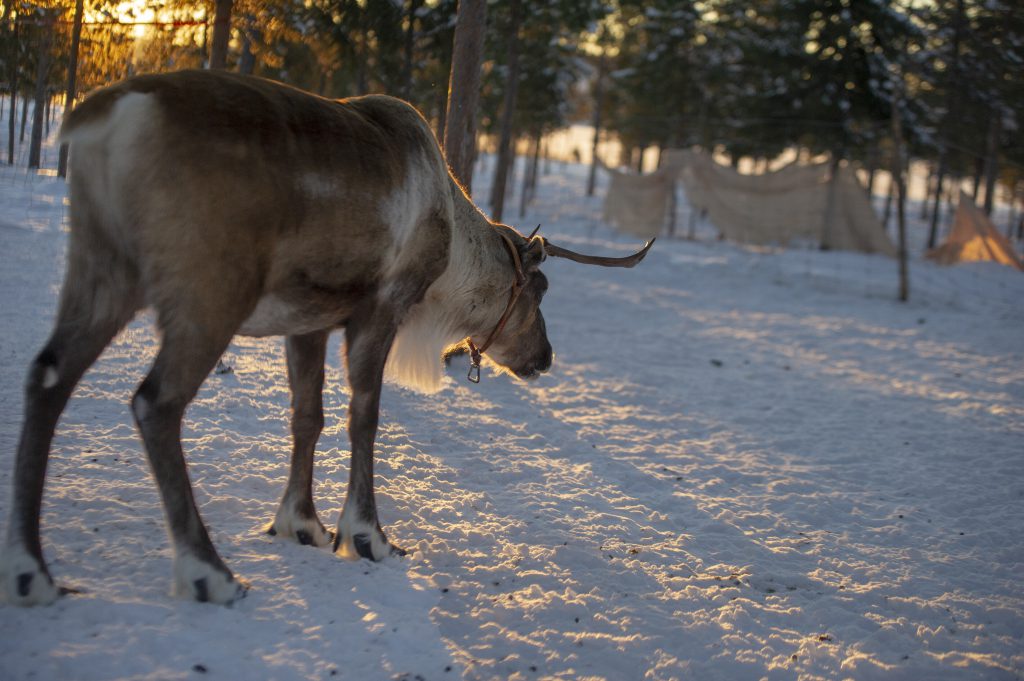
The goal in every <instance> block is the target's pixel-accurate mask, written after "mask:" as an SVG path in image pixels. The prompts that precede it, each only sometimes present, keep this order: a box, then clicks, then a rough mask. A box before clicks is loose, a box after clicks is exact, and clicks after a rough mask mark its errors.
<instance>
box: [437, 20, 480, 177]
mask: <svg viewBox="0 0 1024 681" xmlns="http://www.w3.org/2000/svg"><path fill="white" fill-rule="evenodd" d="M486 26H487V0H459V9H458V13H457V16H456V21H455V42H454V44H453V47H452V70H451V77H450V79H449V81H448V104H447V106H446V107H445V108H444V110H443V113H442V119H443V120H445V123H444V135H443V139H444V155H445V158H446V159H447V160H448V166H449V167H450V168H451V169H452V174H453V175H454V176H455V179H456V180H458V181H459V183H460V184H462V186H463V188H464V189H465V190H466V193H472V189H473V187H472V185H473V160H474V158H475V156H476V153H475V152H476V150H475V149H474V146H475V145H476V108H477V103H478V102H479V101H480V66H481V64H483V55H484V29H485V27H486Z"/></svg>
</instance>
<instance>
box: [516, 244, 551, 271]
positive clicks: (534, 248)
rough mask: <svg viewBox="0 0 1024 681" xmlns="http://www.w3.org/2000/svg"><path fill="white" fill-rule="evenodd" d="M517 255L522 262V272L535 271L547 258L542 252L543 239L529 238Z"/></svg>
mask: <svg viewBox="0 0 1024 681" xmlns="http://www.w3.org/2000/svg"><path fill="white" fill-rule="evenodd" d="M519 254H520V258H522V261H523V271H525V272H529V271H530V270H535V269H537V267H539V266H540V264H541V263H542V262H544V259H545V258H546V257H547V253H545V252H544V239H542V238H541V237H539V236H535V237H532V238H530V240H529V241H527V242H526V243H525V244H523V245H522V246H521V247H520V250H519Z"/></svg>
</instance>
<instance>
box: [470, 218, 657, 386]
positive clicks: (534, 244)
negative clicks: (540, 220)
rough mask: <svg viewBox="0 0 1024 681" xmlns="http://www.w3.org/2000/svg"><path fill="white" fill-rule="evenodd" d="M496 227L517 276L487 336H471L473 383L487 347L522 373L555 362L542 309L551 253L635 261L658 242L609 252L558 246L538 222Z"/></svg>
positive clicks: (626, 263) (584, 259) (609, 262)
mask: <svg viewBox="0 0 1024 681" xmlns="http://www.w3.org/2000/svg"><path fill="white" fill-rule="evenodd" d="M496 227H497V228H498V233H499V236H501V238H502V240H503V241H504V243H505V246H506V247H507V249H508V252H509V255H510V257H511V259H512V266H513V272H512V275H513V278H512V280H511V287H510V290H509V294H508V302H507V303H506V306H505V311H504V312H503V313H502V316H501V318H500V319H499V320H498V322H497V323H496V324H495V326H494V328H493V329H492V330H491V331H490V333H489V335H488V336H487V337H486V340H484V341H482V342H481V343H480V345H479V346H478V345H477V344H476V342H475V341H474V339H473V338H469V339H468V345H469V351H470V357H471V360H472V364H471V367H470V371H469V380H471V381H473V382H474V383H475V382H478V381H479V380H480V360H481V357H482V354H483V353H484V352H486V353H487V356H488V357H489V358H490V359H491V360H492V361H493V362H494V363H495V364H497V365H498V366H500V367H501V368H503V369H505V370H507V371H509V372H510V373H512V374H514V375H515V376H517V377H519V378H523V379H533V378H536V377H537V376H539V375H540V374H542V373H544V372H545V371H547V370H548V369H550V368H551V358H552V352H551V343H550V342H549V341H548V335H547V328H546V327H545V325H544V315H543V314H541V311H540V303H541V300H542V299H543V297H544V293H545V292H546V291H547V290H548V279H547V277H545V276H544V273H543V272H541V271H540V264H541V263H542V262H544V259H545V258H546V257H547V256H549V255H550V256H552V257H558V258H568V259H570V260H574V261H576V262H580V263H584V264H587V265H602V266H604V267H633V266H634V265H636V264H637V263H638V262H640V261H641V260H643V259H644V256H645V255H647V251H648V250H649V249H650V247H651V244H653V243H654V239H651V240H650V241H649V242H647V244H646V245H645V246H644V247H643V248H642V249H640V250H639V251H637V252H636V253H634V254H633V255H630V256H626V257H624V258H606V257H601V256H592V255H583V254H581V253H575V252H573V251H570V250H568V249H565V248H562V247H560V246H556V245H555V244H552V243H551V242H549V241H548V240H547V239H545V238H544V237H541V236H536V234H537V230H538V229H540V225H538V226H537V229H535V230H533V233H531V234H530V236H529V237H523V236H522V235H521V234H519V233H518V232H516V231H515V230H514V229H512V228H510V227H506V226H505V225H496Z"/></svg>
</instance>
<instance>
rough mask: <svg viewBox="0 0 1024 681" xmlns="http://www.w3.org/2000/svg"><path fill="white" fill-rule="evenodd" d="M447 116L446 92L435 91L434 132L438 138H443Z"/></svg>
mask: <svg viewBox="0 0 1024 681" xmlns="http://www.w3.org/2000/svg"><path fill="white" fill-rule="evenodd" d="M447 118H448V93H447V92H441V91H440V90H439V91H438V93H437V129H436V130H435V131H434V134H435V135H437V139H438V140H444V128H445V124H446V123H447V120H446V119H447Z"/></svg>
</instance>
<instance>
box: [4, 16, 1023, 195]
mask: <svg viewBox="0 0 1024 681" xmlns="http://www.w3.org/2000/svg"><path fill="white" fill-rule="evenodd" d="M0 2H2V3H3V4H2V15H0V83H2V89H3V91H4V92H5V93H7V94H9V93H10V92H12V91H13V92H16V93H17V95H18V97H19V98H20V99H22V100H25V101H31V100H35V99H37V98H39V97H40V92H43V93H44V94H43V95H42V97H43V99H44V100H46V101H48V100H49V99H53V98H55V97H56V98H58V99H57V101H58V103H63V97H64V94H65V92H66V90H67V88H68V80H69V75H70V73H71V72H72V70H73V67H72V65H73V64H77V68H76V69H74V70H75V71H76V72H77V77H76V82H75V84H74V87H73V90H74V93H75V96H80V95H81V93H84V92H87V91H89V90H90V89H92V88H94V87H97V86H99V85H103V84H105V83H109V82H112V81H115V80H118V79H120V78H123V77H125V76H128V75H131V74H133V73H141V72H151V71H164V70H173V69H181V68H203V67H209V66H210V65H211V62H212V64H213V66H219V65H222V64H223V66H224V67H225V68H228V69H232V70H237V71H241V72H245V73H254V74H257V75H261V76H265V77H269V78H274V79H278V80H282V81H285V82H288V83H291V84H294V85H297V86H299V87H302V88H306V89H308V90H312V91H314V92H318V93H320V94H323V95H325V96H329V97H343V96H349V95H358V94H364V93H376V92H385V93H389V94H394V95H397V96H401V97H404V98H406V99H408V100H409V101H411V102H413V103H414V104H416V105H417V106H418V107H419V108H420V109H421V110H422V111H423V112H424V114H425V115H426V116H427V117H428V118H429V119H430V120H431V121H432V122H434V124H435V125H436V129H437V130H438V133H439V137H441V136H442V135H441V133H442V131H443V130H444V125H445V118H446V105H447V94H448V83H449V73H450V71H451V59H452V45H453V36H454V31H455V22H456V13H457V10H458V0H233V1H232V0H205V1H203V0H136V1H135V2H123V1H118V0H84V2H78V3H76V1H75V0H64V1H62V2H61V1H56V0H39V1H37V2H23V1H18V0H0ZM76 5H78V6H77V7H76ZM76 16H77V17H78V18H79V19H80V21H81V27H80V29H79V30H80V40H79V44H78V48H77V57H75V55H74V53H75V52H76V50H75V49H73V48H74V44H75V40H74V37H75V33H76V29H77V24H76ZM132 24H135V25H132ZM485 26H486V27H485V28H484V29H483V30H484V31H485V36H484V46H485V47H484V55H483V60H482V73H483V80H482V87H481V90H480V93H479V94H480V98H479V110H478V117H477V130H478V132H479V133H481V134H483V135H485V136H487V137H486V138H487V139H488V140H493V141H494V142H493V144H495V146H500V145H499V144H498V140H500V139H502V138H509V139H511V140H519V141H520V143H521V146H520V148H521V149H527V150H529V151H530V152H531V153H533V154H534V155H538V154H540V153H542V151H543V139H544V136H545V135H546V134H547V133H549V132H551V131H554V130H556V129H560V128H563V127H565V126H566V125H567V124H569V123H572V122H588V123H590V122H593V123H597V124H598V127H599V128H600V129H602V131H603V134H604V135H606V136H607V135H610V136H614V137H615V138H616V139H618V140H619V141H620V142H621V144H622V147H623V149H624V150H625V151H624V153H623V158H616V159H604V161H605V162H608V163H613V164H614V163H619V162H626V163H633V164H634V165H637V164H639V163H641V162H642V158H643V154H642V152H643V150H644V149H646V148H650V147H659V148H661V147H684V146H692V145H698V146H700V147H703V148H705V149H714V150H716V151H718V152H720V153H724V154H726V155H727V156H729V157H730V158H732V159H733V160H734V162H736V161H738V160H739V159H740V158H742V157H746V158H752V159H757V160H761V162H762V164H764V163H766V162H767V160H768V159H771V158H774V157H776V156H778V155H779V154H780V153H781V152H783V151H784V150H786V149H793V148H797V149H800V150H803V151H804V152H805V153H806V154H809V155H818V154H828V155H829V156H830V158H832V159H833V160H834V161H835V162H838V161H839V160H841V159H842V160H850V161H856V162H859V163H860V164H862V165H863V167H864V168H865V169H867V170H868V171H869V172H868V176H869V178H871V179H870V180H869V182H871V181H873V178H874V175H875V173H874V170H875V169H882V168H884V169H890V168H894V167H900V166H901V165H905V163H906V160H905V159H894V158H893V157H892V154H891V150H892V149H893V148H894V142H896V141H897V140H896V136H897V135H898V136H899V137H901V138H902V139H901V140H899V141H900V143H901V144H902V145H903V146H905V148H906V149H907V151H908V154H907V157H910V156H912V157H914V158H916V159H922V160H926V161H928V162H930V168H931V182H930V187H931V192H932V195H933V196H934V197H935V200H937V199H938V196H939V192H937V191H936V188H937V187H940V186H945V187H950V186H952V182H953V181H954V180H956V181H960V180H967V181H968V186H969V187H971V188H972V189H973V190H974V192H975V195H976V198H978V199H979V200H980V201H982V203H984V204H985V206H986V209H988V210H991V207H992V201H993V199H994V197H995V196H996V193H997V191H1001V192H1002V197H1003V198H1004V199H1012V198H1013V197H1019V196H1021V195H1022V194H1024V191H1022V190H1024V172H1022V167H1024V137H1022V135H1021V134H1020V132H1021V131H1020V125H1021V116H1022V112H1024V3H1022V2H1020V0H932V1H931V2H928V1H924V0H918V1H915V2H910V1H909V0H901V1H897V0H704V1H702V2H692V1H686V0H503V1H501V2H497V1H492V2H488V3H487V9H486V25H485ZM218 29H219V30H218ZM218 34H219V35H220V36H222V39H221V40H220V41H219V43H218V40H217V35H218ZM6 101H7V104H6V105H7V106H10V105H11V104H10V98H7V100H6ZM506 109H508V110H509V113H508V115H504V113H505V111H506ZM29 110H32V111H33V113H34V109H33V107H32V106H31V105H29V106H27V107H26V106H23V107H20V108H19V109H18V110H17V115H18V116H23V115H24V113H23V112H26V111H29ZM42 118H43V120H45V114H44V115H43V116H42ZM11 120H12V125H11V126H10V131H9V132H8V136H9V137H11V136H12V131H14V127H16V126H14V125H13V120H14V119H13V118H12V119H11ZM894 120H895V121H896V122H897V127H896V128H894V126H893V121H894ZM29 122H30V123H31V121H29ZM16 132H17V133H20V130H18V131H16ZM22 134H23V133H21V134H14V135H13V136H14V137H18V138H20V137H21V135H22ZM13 142H15V140H14V139H9V145H11V144H12V143H13ZM513 144H514V143H513ZM12 148H13V147H12ZM513 148H514V147H513ZM13 158H14V155H13V151H11V153H10V154H9V158H8V160H9V161H12V160H13ZM506 163H507V161H506ZM496 175H497V174H496ZM503 179H504V182H506V183H507V182H508V179H507V174H506V176H505V177H504V178H503ZM503 186H504V184H503ZM496 192H498V190H497V188H492V195H491V200H492V203H493V202H494V201H495V200H496V199H497V200H499V202H500V197H496V196H495V194H496ZM1008 202H1011V201H1008Z"/></svg>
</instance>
